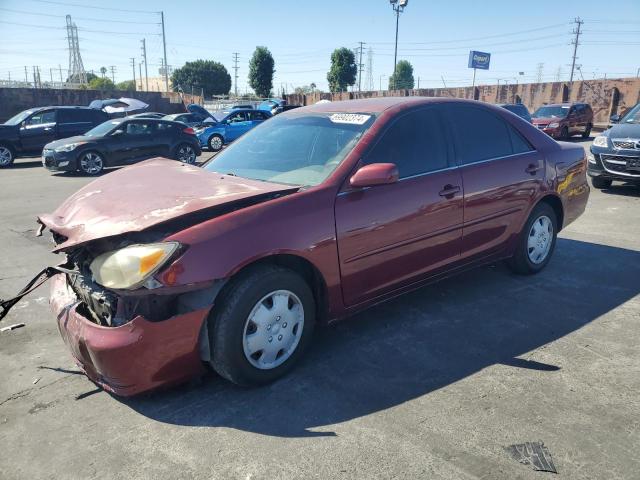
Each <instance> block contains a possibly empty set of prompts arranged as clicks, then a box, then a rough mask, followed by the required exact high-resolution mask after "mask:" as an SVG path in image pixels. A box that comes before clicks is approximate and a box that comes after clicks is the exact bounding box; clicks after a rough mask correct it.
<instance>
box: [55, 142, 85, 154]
mask: <svg viewBox="0 0 640 480" xmlns="http://www.w3.org/2000/svg"><path fill="white" fill-rule="evenodd" d="M85 143H87V142H76V143H69V144H67V145H63V146H61V147H58V148H56V149H54V150H55V151H56V152H70V151H71V150H75V149H76V148H78V147H79V146H80V145H84V144H85Z"/></svg>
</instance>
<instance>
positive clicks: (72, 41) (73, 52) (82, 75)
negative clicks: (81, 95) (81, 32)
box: [67, 15, 87, 83]
mask: <svg viewBox="0 0 640 480" xmlns="http://www.w3.org/2000/svg"><path fill="white" fill-rule="evenodd" d="M67 41H68V42H69V79H70V80H71V81H72V82H73V83H87V72H85V70H84V65H83V64H82V57H81V56H80V41H79V40H78V27H77V26H76V24H75V23H73V22H72V21H71V15H67Z"/></svg>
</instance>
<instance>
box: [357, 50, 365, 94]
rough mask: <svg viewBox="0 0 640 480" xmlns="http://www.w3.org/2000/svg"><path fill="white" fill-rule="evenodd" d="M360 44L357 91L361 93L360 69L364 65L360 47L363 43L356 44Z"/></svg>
mask: <svg viewBox="0 0 640 480" xmlns="http://www.w3.org/2000/svg"><path fill="white" fill-rule="evenodd" d="M358 43H359V44H360V60H359V61H358V91H359V92H361V91H362V67H364V64H363V63H362V47H363V46H364V45H365V43H364V42H358Z"/></svg>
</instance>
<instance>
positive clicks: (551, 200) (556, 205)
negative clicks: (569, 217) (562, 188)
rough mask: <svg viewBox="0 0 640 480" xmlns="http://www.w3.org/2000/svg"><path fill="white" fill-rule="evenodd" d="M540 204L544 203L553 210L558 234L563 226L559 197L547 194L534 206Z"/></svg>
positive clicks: (562, 210)
mask: <svg viewBox="0 0 640 480" xmlns="http://www.w3.org/2000/svg"><path fill="white" fill-rule="evenodd" d="M540 203H546V204H547V205H549V206H550V207H551V208H553V211H554V212H555V214H556V219H557V220H558V232H559V231H560V230H562V226H563V225H564V206H563V205H562V200H561V199H560V197H558V196H556V195H553V194H548V195H545V196H544V197H542V198H541V199H540V200H539V201H538V202H537V203H536V205H539V204H540ZM534 208H535V206H534Z"/></svg>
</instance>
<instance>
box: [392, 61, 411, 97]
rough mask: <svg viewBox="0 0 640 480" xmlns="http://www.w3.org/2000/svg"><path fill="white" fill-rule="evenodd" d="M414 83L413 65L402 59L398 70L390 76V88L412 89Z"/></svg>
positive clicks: (397, 66)
mask: <svg viewBox="0 0 640 480" xmlns="http://www.w3.org/2000/svg"><path fill="white" fill-rule="evenodd" d="M413 85H414V80H413V66H412V65H411V64H410V63H409V62H408V61H406V60H400V61H399V62H398V64H397V65H396V71H395V72H394V73H393V75H391V76H390V77H389V90H400V89H408V90H411V89H412V88H413Z"/></svg>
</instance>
